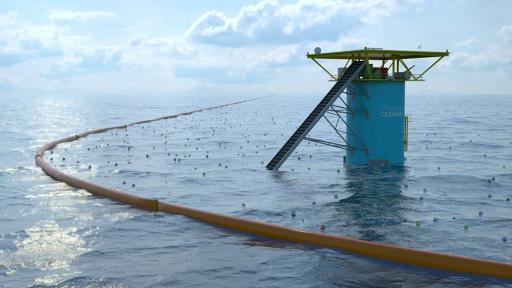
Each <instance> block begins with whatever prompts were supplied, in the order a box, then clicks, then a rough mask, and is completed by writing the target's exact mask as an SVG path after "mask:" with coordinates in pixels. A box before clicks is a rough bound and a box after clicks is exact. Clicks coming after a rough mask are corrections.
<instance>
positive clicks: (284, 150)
mask: <svg viewBox="0 0 512 288" xmlns="http://www.w3.org/2000/svg"><path fill="white" fill-rule="evenodd" d="M364 65H365V64H364V61H354V62H353V63H352V64H351V65H350V66H349V67H348V69H347V71H346V72H345V73H344V74H343V76H342V77H341V78H340V79H338V81H337V82H336V84H334V86H333V87H332V88H331V90H330V91H329V92H328V93H327V95H325V97H324V98H323V99H322V101H320V103H318V105H317V106H316V107H315V109H313V111H312V112H311V113H310V114H309V116H308V117H307V118H306V120H304V122H302V124H301V125H300V126H299V128H297V130H296V131H295V133H293V135H292V136H291V137H290V139H288V141H286V143H285V144H284V145H283V147H281V149H279V152H277V154H276V155H275V156H274V158H272V160H270V162H269V163H268V164H267V169H269V170H278V169H279V167H281V165H283V163H284V162H285V161H286V159H287V158H288V157H289V156H290V155H291V154H292V153H293V151H294V150H295V148H297V146H298V145H299V144H300V142H302V140H303V139H304V138H305V137H306V136H307V135H308V133H309V131H311V129H313V127H314V126H315V125H316V123H317V122H318V121H319V120H320V119H321V118H322V116H323V115H324V114H325V112H326V111H327V110H328V109H329V107H331V105H332V104H333V103H334V101H336V99H337V97H338V96H339V94H340V93H342V92H343V91H344V90H345V89H346V88H347V87H348V85H349V84H350V83H351V82H352V81H353V80H354V79H356V78H357V76H358V75H359V73H360V72H361V70H362V69H363V67H364Z"/></svg>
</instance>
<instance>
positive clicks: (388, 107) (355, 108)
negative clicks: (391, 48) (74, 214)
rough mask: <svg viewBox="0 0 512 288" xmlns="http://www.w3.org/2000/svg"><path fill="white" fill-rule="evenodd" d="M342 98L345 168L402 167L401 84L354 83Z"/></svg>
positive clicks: (394, 82)
mask: <svg viewBox="0 0 512 288" xmlns="http://www.w3.org/2000/svg"><path fill="white" fill-rule="evenodd" d="M346 98H347V99H346V100H347V106H348V109H349V110H350V113H349V114H348V115H347V124H348V126H349V128H347V132H346V133H347V143H348V146H349V147H352V148H353V149H351V150H347V155H346V163H347V165H391V166H403V164H404V112H405V111H404V109H405V81H393V80H388V81H386V80H383V81H364V80H363V81H354V82H353V83H352V84H351V86H350V89H349V94H347V96H346Z"/></svg>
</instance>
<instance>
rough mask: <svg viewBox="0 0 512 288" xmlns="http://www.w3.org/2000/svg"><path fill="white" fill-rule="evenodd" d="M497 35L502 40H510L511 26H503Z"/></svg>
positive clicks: (511, 35)
mask: <svg viewBox="0 0 512 288" xmlns="http://www.w3.org/2000/svg"><path fill="white" fill-rule="evenodd" d="M498 35H500V36H501V37H503V38H508V39H512V24H509V25H505V26H503V27H501V28H500V29H499V30H498Z"/></svg>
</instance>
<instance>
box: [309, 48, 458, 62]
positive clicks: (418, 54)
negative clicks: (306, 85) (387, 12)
mask: <svg viewBox="0 0 512 288" xmlns="http://www.w3.org/2000/svg"><path fill="white" fill-rule="evenodd" d="M448 55H450V52H448V50H446V51H444V52H437V51H419V50H418V51H407V50H384V49H375V48H366V49H359V50H348V51H338V52H327V53H320V54H309V53H308V54H307V55H306V56H307V57H308V58H311V59H313V58H316V59H362V60H366V59H367V60H391V59H414V58H430V57H445V56H448Z"/></svg>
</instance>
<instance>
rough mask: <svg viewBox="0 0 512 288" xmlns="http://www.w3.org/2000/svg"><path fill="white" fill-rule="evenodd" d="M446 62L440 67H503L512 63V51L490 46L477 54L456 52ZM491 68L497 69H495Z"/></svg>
mask: <svg viewBox="0 0 512 288" xmlns="http://www.w3.org/2000/svg"><path fill="white" fill-rule="evenodd" d="M446 60H447V61H444V63H441V65H440V67H451V66H462V67H472V68H478V69H484V68H489V67H491V66H503V65H507V64H511V63H512V49H510V48H503V47H500V46H497V45H490V46H489V47H488V48H487V49H486V50H483V51H480V52H477V53H465V52H462V53H457V52H454V53H453V54H451V55H450V57H448V59H446ZM491 68H492V69H495V67H494V68H493V67H491Z"/></svg>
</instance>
